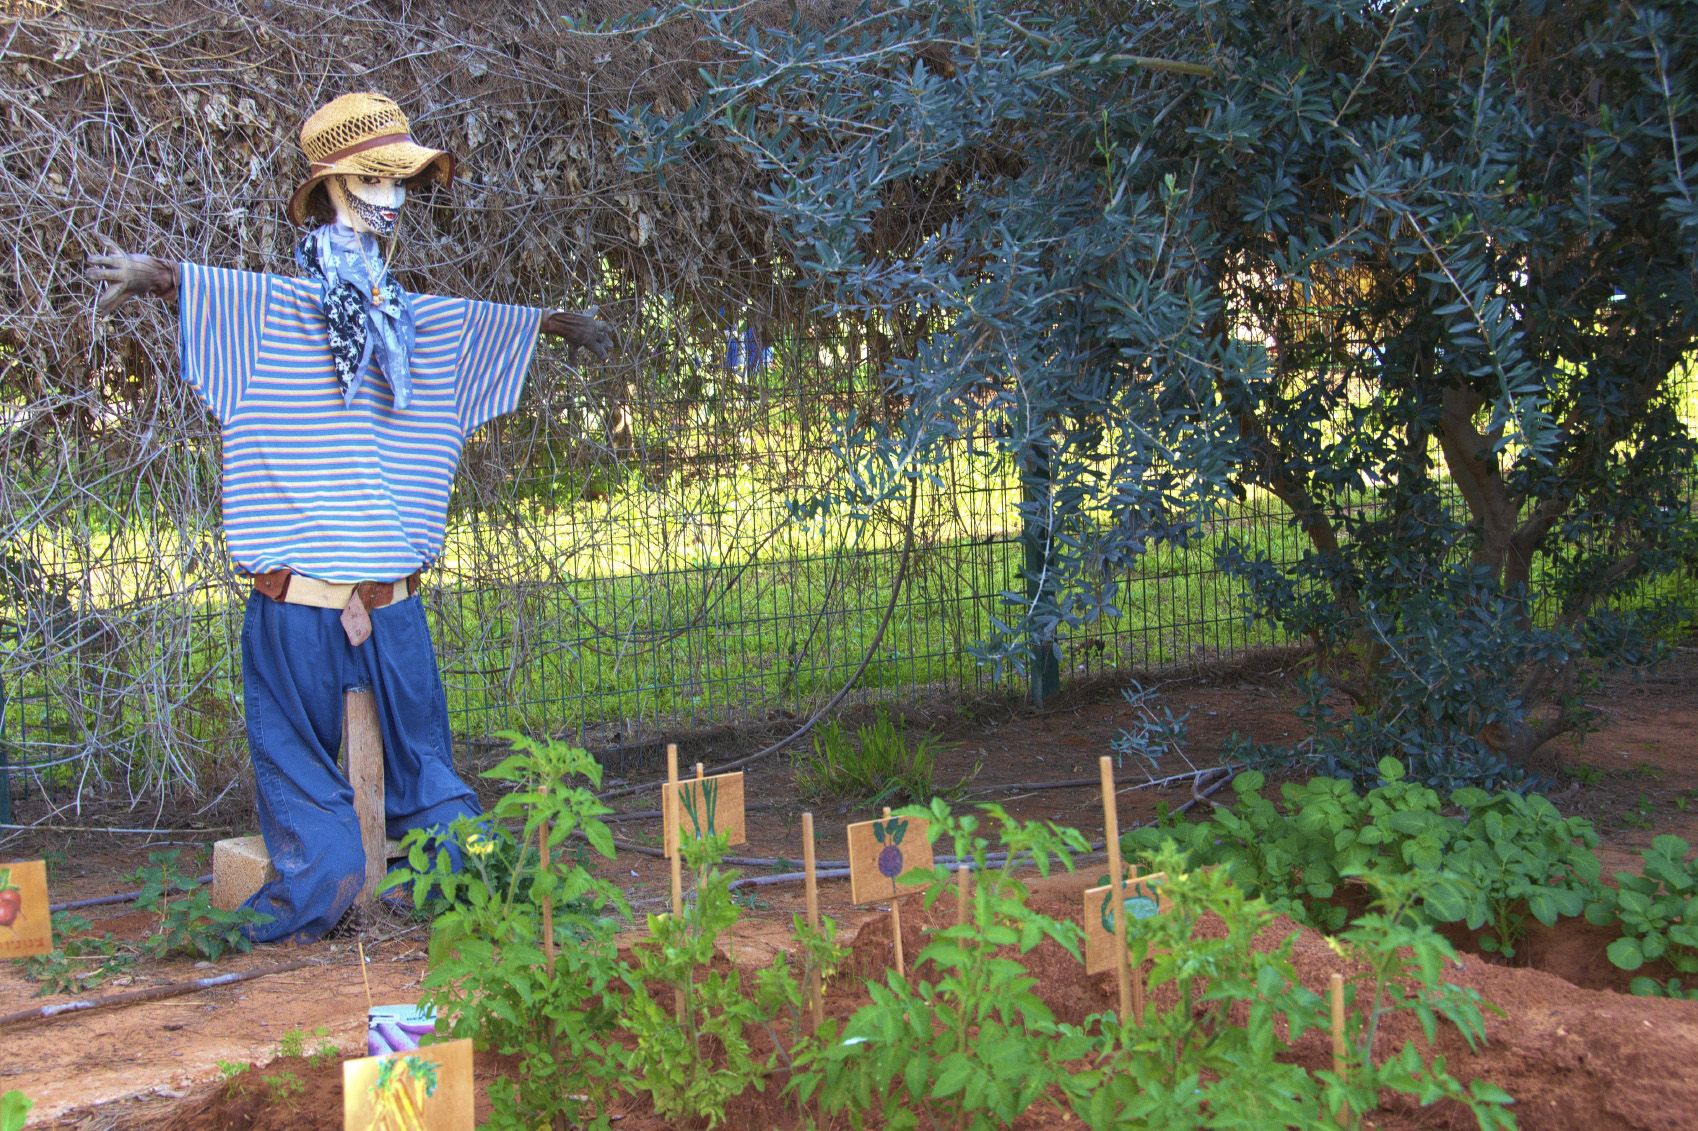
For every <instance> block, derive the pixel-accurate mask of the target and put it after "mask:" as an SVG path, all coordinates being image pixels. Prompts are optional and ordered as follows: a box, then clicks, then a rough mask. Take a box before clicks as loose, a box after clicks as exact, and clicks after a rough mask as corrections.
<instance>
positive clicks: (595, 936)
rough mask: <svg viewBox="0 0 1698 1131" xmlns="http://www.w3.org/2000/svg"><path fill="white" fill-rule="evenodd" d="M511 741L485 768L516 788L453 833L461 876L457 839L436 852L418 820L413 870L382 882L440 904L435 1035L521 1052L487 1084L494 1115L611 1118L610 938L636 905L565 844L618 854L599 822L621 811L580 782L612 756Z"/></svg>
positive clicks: (508, 1121) (617, 993)
mask: <svg viewBox="0 0 1698 1131" xmlns="http://www.w3.org/2000/svg"><path fill="white" fill-rule="evenodd" d="M504 737H507V738H509V739H510V740H511V741H512V742H513V746H514V749H515V753H514V754H513V755H512V756H510V757H508V758H507V759H505V760H504V761H502V762H501V764H500V765H498V766H496V767H495V768H493V769H491V770H489V771H488V772H486V773H485V774H484V776H485V777H488V778H493V779H495V780H497V781H506V782H511V783H513V785H514V787H515V788H514V789H513V791H512V792H510V793H508V794H506V795H505V796H503V797H502V798H501V800H500V801H498V802H497V803H496V804H495V806H494V807H493V808H492V809H491V810H490V811H489V813H488V814H487V815H486V816H485V817H484V818H483V819H482V820H480V821H476V822H474V821H470V820H466V819H462V820H460V821H457V822H456V823H455V825H454V827H453V829H452V830H451V833H450V835H451V836H452V837H453V839H454V841H455V842H456V843H457V844H458V845H459V846H460V848H461V850H462V852H463V854H464V859H465V866H464V867H463V868H462V869H461V870H460V871H459V872H454V871H453V870H452V868H451V865H450V857H449V854H448V852H447V851H446V849H443V848H442V847H440V846H437V848H436V851H435V852H434V853H432V852H431V850H430V845H431V840H430V837H429V836H428V835H427V834H426V832H425V831H424V830H415V831H414V832H412V833H409V834H408V835H407V838H406V840H405V841H403V845H404V847H405V848H406V850H407V854H408V855H407V865H406V867H404V868H401V869H398V870H397V871H396V873H395V874H394V875H392V876H391V877H390V878H389V879H388V880H386V881H385V885H384V886H385V887H386V888H388V887H398V886H402V885H409V884H410V885H411V887H412V894H413V901H414V903H415V904H416V905H419V906H425V905H427V904H431V903H434V905H435V906H437V907H438V908H439V914H438V915H437V916H436V918H435V920H434V922H433V923H432V925H431V935H430V970H429V972H428V973H427V974H426V975H425V979H424V983H423V984H424V989H425V996H424V1000H425V1002H426V1004H428V1005H429V1006H430V1007H431V1008H432V1009H434V1010H435V1012H436V1017H437V1032H438V1034H440V1035H442V1036H446V1037H456V1038H458V1037H470V1038H472V1039H473V1040H475V1041H476V1042H477V1047H478V1048H479V1049H481V1050H484V1051H488V1052H494V1053H498V1054H501V1055H505V1056H512V1057H515V1058H516V1059H517V1070H516V1073H515V1076H514V1078H513V1079H504V1080H500V1081H497V1082H496V1083H495V1084H493V1085H491V1087H490V1097H491V1100H492V1101H493V1103H494V1105H495V1111H494V1114H493V1117H492V1123H491V1125H492V1126H495V1127H505V1128H526V1129H531V1128H536V1127H539V1126H542V1127H548V1126H553V1127H567V1126H590V1127H605V1126H607V1105H606V1103H605V1102H604V1101H605V1100H606V1099H607V1098H608V1097H609V1096H610V1095H612V1094H613V1093H614V1092H615V1091H616V1090H618V1089H619V1088H620V1086H621V1081H622V1068H621V1065H620V1062H619V1058H618V1056H617V1055H615V1052H614V1051H613V1050H612V1049H611V1048H610V1045H609V1041H610V1040H611V1038H612V1035H613V1033H614V1031H615V1028H616V1026H617V1022H618V1018H619V1013H620V1006H621V998H622V988H623V985H624V982H623V979H622V977H621V970H622V968H621V966H620V964H619V961H618V955H617V953H616V950H615V947H614V943H613V936H614V930H615V927H616V925H617V919H616V916H623V915H626V914H628V912H627V911H626V908H625V902H624V898H623V896H622V895H621V894H620V892H619V889H618V888H616V887H615V886H613V885H612V884H610V883H608V882H607V881H605V880H602V879H599V878H597V877H596V876H594V875H592V874H591V873H590V872H589V871H588V870H587V869H586V868H585V867H584V866H583V864H582V863H581V862H580V861H579V860H578V858H577V856H576V854H575V853H573V852H569V851H566V848H567V843H568V841H569V839H570V838H572V837H573V836H574V835H581V836H582V837H583V839H584V840H585V842H587V843H588V844H589V846H590V848H591V849H592V850H593V851H595V852H597V853H599V854H600V855H602V856H604V857H608V858H611V857H612V856H613V838H612V834H611V833H609V831H608V829H607V826H606V825H605V824H604V823H602V822H601V821H600V820H599V819H598V818H599V817H600V816H601V815H603V814H605V813H607V812H609V811H610V810H608V808H607V807H606V806H604V805H602V804H601V802H599V801H598V800H596V797H595V795H594V794H593V793H592V792H591V791H590V790H589V789H585V788H582V787H580V786H576V785H572V784H570V782H571V780H572V779H573V778H578V777H581V778H583V779H584V780H586V781H588V783H589V784H590V786H591V787H592V788H593V787H596V786H599V785H600V784H601V766H600V765H598V764H597V763H596V761H595V759H594V758H592V757H591V756H590V755H589V753H588V752H586V751H584V750H581V749H578V748H576V747H571V746H568V745H566V744H565V743H560V742H541V743H539V742H533V741H531V740H530V739H526V738H523V737H521V736H518V735H506V736H504ZM515 826H517V828H516V829H515ZM539 841H540V842H543V843H546V844H547V845H548V849H549V851H548V857H547V860H546V861H544V859H543V858H542V855H541V854H540V853H539V852H538V851H536V850H535V849H534V848H531V847H530V846H531V845H534V844H536V843H538V842H539ZM545 907H546V908H547V910H548V912H549V914H550V915H551V916H552V920H553V928H554V937H553V939H552V940H551V941H552V942H553V944H554V954H553V958H552V960H551V959H550V957H549V952H548V946H547V944H546V943H545V940H544V934H545V931H544V922H545V919H546V918H547V917H548V916H545V913H544V912H545Z"/></svg>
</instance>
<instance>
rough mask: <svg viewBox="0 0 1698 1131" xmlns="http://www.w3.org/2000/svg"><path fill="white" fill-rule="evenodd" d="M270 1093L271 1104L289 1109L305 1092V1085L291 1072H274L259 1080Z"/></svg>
mask: <svg viewBox="0 0 1698 1131" xmlns="http://www.w3.org/2000/svg"><path fill="white" fill-rule="evenodd" d="M259 1082H260V1083H261V1084H264V1085H265V1088H266V1091H268V1092H270V1093H271V1102H272V1103H275V1104H278V1105H280V1106H281V1107H284V1108H291V1107H293V1106H294V1105H295V1101H296V1100H297V1099H298V1098H299V1097H300V1096H301V1094H302V1093H304V1092H305V1091H306V1090H307V1086H306V1083H305V1082H304V1081H303V1080H302V1079H301V1078H300V1077H299V1076H297V1075H295V1074H294V1073H293V1072H274V1073H269V1074H267V1075H265V1076H261V1077H260V1078H259Z"/></svg>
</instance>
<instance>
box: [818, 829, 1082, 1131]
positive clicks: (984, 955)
mask: <svg viewBox="0 0 1698 1131" xmlns="http://www.w3.org/2000/svg"><path fill="white" fill-rule="evenodd" d="M979 808H980V810H981V811H982V812H983V813H984V814H985V815H986V816H988V817H990V818H991V819H993V820H995V821H996V822H997V823H998V826H999V827H998V841H999V843H1000V845H1001V848H1002V849H1003V851H1004V852H1005V853H1006V855H1005V856H1004V857H1003V859H1002V861H1001V862H1000V864H999V866H996V867H992V866H990V861H989V849H990V841H989V840H988V839H987V838H985V837H984V836H981V835H979V832H978V829H979V819H978V818H977V817H975V816H972V815H961V816H957V815H955V814H953V813H952V812H951V811H950V808H949V806H948V805H947V804H946V803H945V802H943V801H941V800H934V801H933V802H932V803H931V806H930V807H929V808H922V807H912V808H908V809H904V810H902V812H901V816H902V817H905V818H906V817H923V818H925V819H926V820H927V821H928V835H930V837H931V838H932V839H933V840H934V841H936V840H939V839H943V838H948V839H949V840H951V841H953V843H954V846H955V854H956V856H957V858H960V859H971V860H972V861H973V862H974V866H975V874H976V879H977V882H976V883H975V884H974V887H973V899H972V907H971V911H970V914H969V916H968V921H967V922H966V923H965V924H962V925H959V926H952V927H947V928H945V929H943V930H941V931H934V932H932V934H931V936H930V938H929V940H928V942H927V943H926V946H925V947H924V948H923V949H922V950H921V951H920V954H919V956H918V957H917V958H916V959H915V962H914V968H913V972H912V974H911V975H909V976H904V975H902V974H898V973H896V972H895V971H891V972H890V973H889V974H888V975H887V976H886V978H885V981H884V983H883V984H880V983H877V982H869V983H868V985H867V989H868V992H869V993H870V994H871V996H872V1001H871V1003H870V1004H869V1005H867V1006H865V1007H863V1008H862V1009H860V1010H858V1011H857V1012H856V1013H855V1015H854V1016H852V1017H851V1018H849V1020H848V1022H847V1023H846V1024H844V1025H842V1026H839V1024H838V1023H837V1022H836V1021H835V1020H828V1021H827V1022H826V1024H825V1025H824V1026H823V1027H822V1028H821V1029H820V1031H819V1032H818V1034H816V1037H817V1040H816V1042H814V1043H813V1044H810V1045H809V1046H808V1047H807V1048H806V1049H805V1050H804V1052H803V1053H802V1054H801V1055H799V1057H798V1064H797V1071H796V1074H795V1076H794V1080H793V1084H792V1087H793V1088H794V1089H795V1092H796V1094H797V1096H798V1098H799V1099H801V1100H802V1101H803V1102H814V1103H817V1104H818V1105H819V1107H820V1108H821V1109H822V1110H823V1111H824V1112H826V1113H827V1114H829V1115H845V1116H847V1118H848V1119H849V1121H850V1123H851V1124H852V1125H853V1126H855V1127H863V1126H869V1125H870V1126H876V1127H890V1128H904V1127H918V1126H953V1127H971V1128H991V1127H1005V1126H1008V1125H1009V1124H1011V1123H1012V1122H1013V1121H1014V1119H1015V1118H1016V1117H1018V1116H1019V1115H1020V1113H1021V1112H1023V1111H1025V1110H1027V1109H1028V1108H1030V1107H1031V1106H1032V1105H1033V1104H1034V1103H1036V1102H1037V1101H1038V1100H1040V1099H1041V1098H1042V1097H1043V1096H1044V1095H1045V1094H1046V1093H1047V1092H1048V1091H1049V1090H1050V1088H1051V1087H1053V1086H1055V1085H1057V1084H1058V1083H1059V1082H1060V1081H1061V1080H1062V1079H1063V1078H1064V1077H1065V1076H1066V1075H1067V1073H1068V1068H1067V1066H1066V1065H1065V1064H1064V1063H1062V1062H1060V1061H1058V1060H1057V1059H1056V1058H1055V1057H1054V1056H1053V1055H1052V1047H1051V1046H1052V1042H1053V1039H1054V1037H1055V1035H1056V1033H1057V1032H1058V1029H1057V1026H1056V1022H1055V1018H1054V1016H1053V1014H1052V1013H1051V1012H1050V1010H1049V1007H1048V1006H1046V1005H1044V1003H1043V1002H1042V1001H1041V1000H1040V999H1039V998H1038V996H1037V994H1036V993H1035V992H1034V989H1035V987H1036V981H1035V980H1034V979H1033V978H1032V976H1031V975H1030V974H1028V973H1027V972H1026V968H1025V967H1024V966H1023V965H1022V964H1021V963H1020V962H1019V961H1018V960H1017V959H1015V958H1014V957H1012V956H1011V955H1009V954H1008V953H1006V950H1007V949H1008V948H1016V949H1017V950H1018V952H1019V953H1021V954H1025V953H1028V952H1030V951H1031V950H1032V948H1033V947H1035V946H1037V945H1038V943H1039V942H1041V941H1043V940H1044V939H1052V940H1054V941H1055V942H1057V943H1058V944H1060V945H1061V946H1062V947H1064V948H1065V949H1066V950H1067V951H1068V952H1069V953H1071V954H1073V955H1074V956H1076V957H1077V956H1078V955H1079V946H1080V931H1079V927H1078V924H1076V923H1073V922H1071V921H1058V920H1055V919H1051V918H1049V917H1047V916H1045V915H1042V914H1040V913H1038V912H1036V911H1034V910H1032V909H1031V908H1030V907H1028V906H1027V905H1026V896H1027V890H1026V887H1025V885H1024V884H1023V883H1022V882H1021V881H1020V880H1019V879H1018V878H1017V877H1016V874H1015V873H1016V869H1017V867H1019V866H1020V863H1021V862H1027V863H1029V864H1030V865H1031V866H1032V867H1034V868H1035V869H1036V870H1037V871H1038V872H1039V873H1040V874H1042V875H1048V874H1049V872H1050V870H1051V868H1052V867H1054V866H1056V865H1060V866H1062V867H1065V868H1068V869H1069V870H1071V868H1072V863H1073V857H1074V856H1075V855H1076V854H1078V853H1081V852H1083V851H1085V850H1086V849H1087V848H1088V847H1089V845H1088V843H1087V842H1086V840H1085V838H1084V837H1083V835H1081V834H1080V833H1079V832H1078V831H1077V830H1075V829H1066V828H1058V827H1056V826H1054V825H1051V824H1048V823H1041V822H1020V821H1017V820H1015V819H1014V818H1012V817H1010V816H1009V815H1008V814H1007V813H1006V812H1005V811H1004V810H1003V809H1002V808H1001V807H1000V806H997V805H983V806H980V807H979ZM902 882H907V883H910V884H913V883H924V884H926V903H927V906H931V905H932V904H933V903H935V902H936V900H937V899H939V898H941V897H942V896H943V895H944V894H945V893H946V892H953V891H954V890H955V883H954V876H953V873H952V872H951V871H950V870H949V869H946V868H942V867H937V868H933V869H930V870H924V869H913V870H910V871H908V872H907V873H905V874H904V876H903V878H902ZM922 1119H927V1120H929V1122H928V1123H925V1124H922V1123H921V1120H922Z"/></svg>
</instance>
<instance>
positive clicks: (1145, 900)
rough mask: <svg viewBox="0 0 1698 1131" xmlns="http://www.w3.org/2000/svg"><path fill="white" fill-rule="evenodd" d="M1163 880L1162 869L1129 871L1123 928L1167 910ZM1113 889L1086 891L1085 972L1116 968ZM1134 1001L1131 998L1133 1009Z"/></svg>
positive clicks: (1116, 932) (1110, 886)
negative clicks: (1144, 871) (1145, 872)
mask: <svg viewBox="0 0 1698 1131" xmlns="http://www.w3.org/2000/svg"><path fill="white" fill-rule="evenodd" d="M1166 879H1167V875H1166V873H1163V872H1152V873H1151V874H1150V875H1147V876H1140V875H1138V873H1137V870H1136V869H1133V870H1131V871H1130V872H1128V874H1127V876H1126V879H1125V881H1124V882H1123V883H1122V885H1121V891H1122V893H1123V898H1122V899H1121V906H1123V907H1124V908H1125V909H1126V928H1127V930H1128V931H1129V932H1130V930H1131V929H1132V924H1133V923H1136V922H1138V921H1139V920H1140V919H1153V918H1154V917H1155V916H1157V915H1160V914H1161V913H1162V912H1164V911H1166V910H1167V908H1168V903H1167V900H1166V899H1164V898H1163V897H1162V891H1161V886H1162V883H1163V881H1165V880H1166ZM1113 891H1114V887H1113V886H1112V885H1110V884H1103V885H1102V886H1101V887H1094V888H1087V889H1086V890H1085V902H1084V908H1083V910H1082V912H1081V916H1082V917H1081V920H1080V921H1081V922H1082V923H1083V924H1084V926H1085V973H1087V974H1101V973H1102V972H1103V971H1104V970H1113V969H1115V959H1114V948H1115V946H1116V942H1115V939H1116V936H1117V935H1118V933H1119V932H1118V931H1117V930H1116V927H1117V926H1118V924H1116V923H1115V921H1114V899H1113V898H1112V896H1111V894H1110V893H1112V892H1113ZM1119 945H1121V946H1124V945H1125V944H1124V943H1120V944H1119ZM1140 981H1141V979H1140ZM1136 1004H1137V1003H1136V1001H1134V1003H1133V1005H1134V1010H1136Z"/></svg>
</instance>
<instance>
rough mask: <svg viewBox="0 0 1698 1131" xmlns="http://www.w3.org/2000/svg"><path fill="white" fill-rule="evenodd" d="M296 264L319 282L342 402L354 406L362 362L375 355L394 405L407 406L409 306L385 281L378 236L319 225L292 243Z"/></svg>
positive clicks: (393, 285) (410, 390) (392, 283)
mask: <svg viewBox="0 0 1698 1131" xmlns="http://www.w3.org/2000/svg"><path fill="white" fill-rule="evenodd" d="M295 263H296V265H298V266H299V267H300V269H301V270H302V271H303V272H305V273H306V274H307V275H308V276H309V277H312V278H316V279H319V280H322V281H323V283H324V321H325V324H326V326H328V328H329V335H330V359H331V361H332V363H334V365H335V366H336V382H337V384H339V385H340V386H341V387H342V400H343V403H345V404H353V403H354V396H355V394H357V393H358V392H359V391H360V385H361V383H362V382H363V381H364V380H365V368H366V361H367V360H368V359H370V357H371V356H372V354H374V353H375V354H376V355H377V367H378V368H379V369H381V370H382V371H383V375H384V376H385V377H387V378H388V379H389V387H390V388H391V389H392V390H393V391H394V393H395V407H396V408H406V407H407V402H408V401H410V400H411V399H412V396H413V377H412V368H411V359H412V355H413V302H412V298H411V297H410V296H409V295H408V294H407V292H406V291H404V290H402V289H401V288H400V286H399V285H397V284H396V282H395V280H394V279H392V278H390V277H389V268H388V266H387V265H386V264H385V263H384V262H383V248H382V246H381V245H380V244H379V243H378V240H377V237H376V236H374V235H372V234H371V233H370V232H356V231H354V230H353V229H352V228H348V227H344V226H343V225H341V224H324V225H321V226H319V227H317V228H314V229H313V230H312V231H310V232H308V233H307V234H306V235H304V236H302V237H301V242H300V243H298V244H296V245H295ZM373 271H375V272H376V277H375V278H374V277H373V275H372V272H373Z"/></svg>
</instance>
